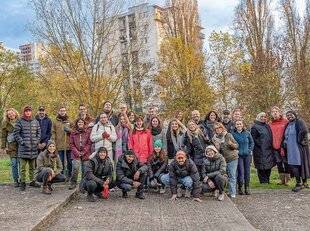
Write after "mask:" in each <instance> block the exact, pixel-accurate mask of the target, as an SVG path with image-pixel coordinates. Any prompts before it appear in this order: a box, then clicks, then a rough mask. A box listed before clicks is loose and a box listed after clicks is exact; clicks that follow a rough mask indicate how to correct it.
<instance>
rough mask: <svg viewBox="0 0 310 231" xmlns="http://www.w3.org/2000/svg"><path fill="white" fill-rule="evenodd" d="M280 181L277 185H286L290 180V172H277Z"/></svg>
mask: <svg viewBox="0 0 310 231" xmlns="http://www.w3.org/2000/svg"><path fill="white" fill-rule="evenodd" d="M279 175H280V176H279V178H280V182H279V183H278V185H286V186H287V185H288V182H289V181H290V174H288V173H280V174H279Z"/></svg>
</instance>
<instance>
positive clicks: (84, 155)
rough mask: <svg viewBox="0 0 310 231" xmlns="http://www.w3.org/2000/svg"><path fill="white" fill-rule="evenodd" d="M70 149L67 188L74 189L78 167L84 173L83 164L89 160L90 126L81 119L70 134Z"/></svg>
mask: <svg viewBox="0 0 310 231" xmlns="http://www.w3.org/2000/svg"><path fill="white" fill-rule="evenodd" d="M70 149H71V159H72V177H71V179H70V186H69V189H70V190H71V189H74V188H75V187H76V184H77V179H78V176H79V172H80V168H81V170H82V176H83V175H84V166H85V163H86V161H88V160H89V156H90V152H91V141H90V128H89V127H87V123H86V122H85V121H84V120H83V119H78V120H77V121H76V123H75V127H74V130H73V132H71V134H70Z"/></svg>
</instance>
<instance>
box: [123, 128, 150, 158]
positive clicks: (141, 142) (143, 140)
mask: <svg viewBox="0 0 310 231" xmlns="http://www.w3.org/2000/svg"><path fill="white" fill-rule="evenodd" d="M128 148H129V149H132V150H133V151H134V153H135V155H136V156H137V158H138V160H139V162H141V163H146V162H147V160H148V159H149V157H150V155H151V153H152V152H153V137H152V134H151V132H150V130H148V129H146V130H142V131H134V132H132V133H131V134H130V135H129V142H128Z"/></svg>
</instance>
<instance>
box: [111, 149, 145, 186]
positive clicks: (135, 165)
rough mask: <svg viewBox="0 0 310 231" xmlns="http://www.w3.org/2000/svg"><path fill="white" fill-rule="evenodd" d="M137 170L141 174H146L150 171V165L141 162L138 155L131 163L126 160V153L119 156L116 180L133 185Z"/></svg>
mask: <svg viewBox="0 0 310 231" xmlns="http://www.w3.org/2000/svg"><path fill="white" fill-rule="evenodd" d="M137 171H139V172H140V173H141V174H146V173H147V171H148V166H147V165H146V164H142V163H140V162H139V161H138V159H137V158H136V157H135V159H134V160H133V162H132V163H131V164H128V163H127V162H126V157H125V155H122V156H120V157H119V158H118V161H117V164H116V180H117V182H118V184H121V183H125V184H130V185H132V184H133V176H134V175H135V173H136V172H137Z"/></svg>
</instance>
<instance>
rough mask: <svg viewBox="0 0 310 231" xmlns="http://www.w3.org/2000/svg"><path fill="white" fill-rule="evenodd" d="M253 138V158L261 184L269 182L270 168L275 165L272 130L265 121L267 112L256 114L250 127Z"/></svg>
mask: <svg viewBox="0 0 310 231" xmlns="http://www.w3.org/2000/svg"><path fill="white" fill-rule="evenodd" d="M251 135H252V137H253V140H254V149H253V160H254V166H255V168H256V169H257V175H258V179H259V182H260V183H261V184H269V182H270V174H271V169H272V168H273V167H274V166H275V159H274V154H273V148H272V141H273V140H272V131H271V128H270V126H269V125H268V123H267V114H266V113H265V112H261V113H259V114H258V115H257V117H256V120H255V122H254V125H253V126H252V128H251Z"/></svg>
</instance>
